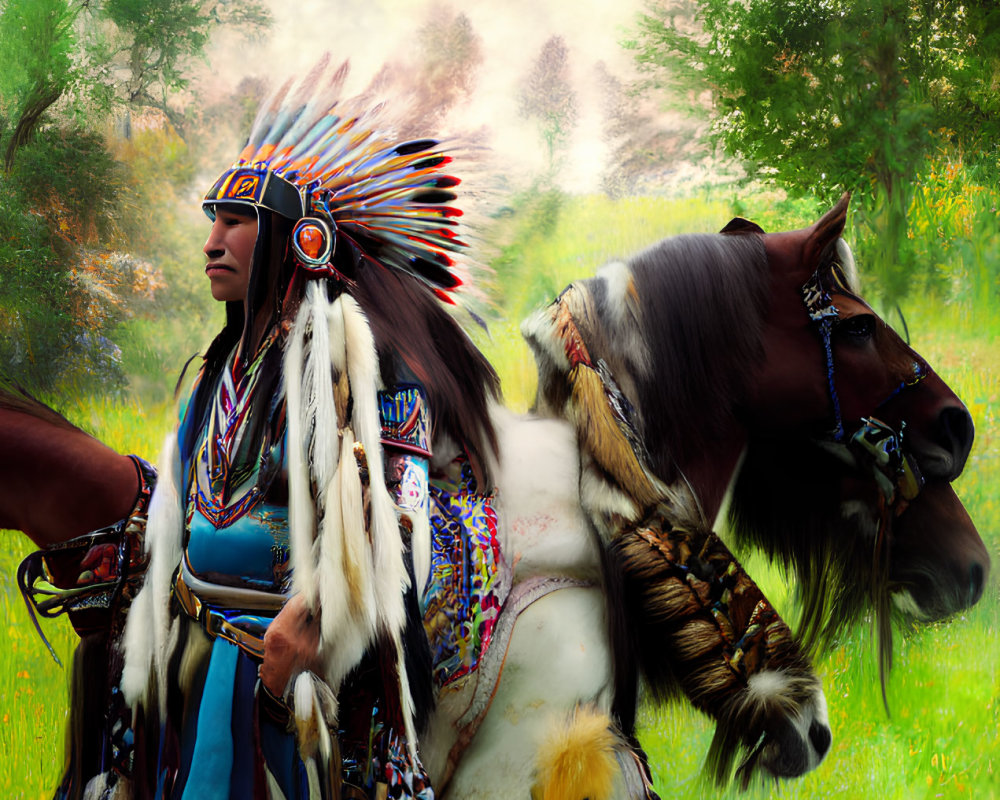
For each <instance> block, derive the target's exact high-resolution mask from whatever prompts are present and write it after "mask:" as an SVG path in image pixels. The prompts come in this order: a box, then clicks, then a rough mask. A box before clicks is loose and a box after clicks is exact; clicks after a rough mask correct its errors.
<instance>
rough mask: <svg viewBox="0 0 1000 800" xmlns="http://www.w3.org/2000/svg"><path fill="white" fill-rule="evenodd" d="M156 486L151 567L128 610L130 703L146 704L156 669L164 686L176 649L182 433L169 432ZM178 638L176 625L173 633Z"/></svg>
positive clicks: (126, 690)
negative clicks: (173, 618)
mask: <svg viewBox="0 0 1000 800" xmlns="http://www.w3.org/2000/svg"><path fill="white" fill-rule="evenodd" d="M160 464H162V465H163V468H162V469H161V471H160V474H159V479H158V481H157V484H156V489H155V490H154V491H153V496H152V498H151V499H150V503H149V521H148V523H147V525H146V544H145V549H146V552H147V553H148V554H149V556H150V560H149V568H148V571H147V573H146V580H145V582H144V583H143V586H142V589H141V590H140V591H139V594H138V595H136V598H135V600H134V601H133V602H132V607H131V608H130V609H129V614H128V618H127V620H126V623H125V633H124V635H123V643H124V651H125V666H124V669H123V671H122V683H121V687H122V692H123V694H124V696H125V701H126V702H127V703H128V704H129V705H130V706H133V707H134V706H136V705H139V704H145V702H146V700H147V697H148V695H147V692H148V689H149V680H150V674H151V670H152V671H153V673H155V675H156V676H157V679H158V681H159V685H160V686H161V687H162V686H165V685H166V683H165V676H166V668H167V661H168V660H169V657H170V649H171V638H172V637H171V624H170V591H171V585H172V581H173V575H174V570H175V569H176V567H177V564H178V563H179V562H180V559H181V539H182V535H183V531H184V520H183V514H182V510H181V500H180V497H179V496H178V492H177V487H178V486H179V485H180V482H181V476H180V458H179V455H178V453H177V436H176V434H174V433H171V434H168V435H167V438H166V440H165V441H164V443H163V450H162V453H161V455H160ZM173 638H176V627H175V630H174V637H173ZM158 695H159V704H160V715H161V719H162V718H163V716H164V715H165V713H166V693H165V692H163V691H161V692H159V693H158Z"/></svg>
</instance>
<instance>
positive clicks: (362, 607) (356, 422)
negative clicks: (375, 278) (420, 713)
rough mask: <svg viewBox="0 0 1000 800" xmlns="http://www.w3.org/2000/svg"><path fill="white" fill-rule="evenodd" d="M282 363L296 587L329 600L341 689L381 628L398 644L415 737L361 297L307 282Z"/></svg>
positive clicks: (335, 676) (327, 619)
mask: <svg viewBox="0 0 1000 800" xmlns="http://www.w3.org/2000/svg"><path fill="white" fill-rule="evenodd" d="M284 366H285V380H286V398H287V407H288V440H289V441H288V455H289V527H290V540H291V545H292V560H293V565H292V566H293V586H294V588H295V590H296V591H297V592H299V593H301V594H303V596H304V597H305V598H306V599H307V600H308V601H309V606H310V607H311V608H315V607H316V604H317V603H318V604H319V607H320V608H321V609H322V613H321V617H320V621H321V627H320V631H321V636H320V652H321V653H322V655H323V659H324V662H325V674H324V678H326V680H327V682H328V684H329V686H330V688H331V689H332V690H333V691H334V692H335V691H336V690H337V689H338V688H339V686H340V683H341V681H342V680H343V679H344V677H345V676H346V675H347V673H348V672H349V671H350V669H351V668H353V667H354V666H355V665H356V664H357V662H358V661H359V660H360V659H361V657H362V655H363V654H364V651H365V649H366V648H367V647H368V646H369V645H370V644H371V643H372V642H373V641H374V639H375V635H376V632H378V631H381V632H382V633H383V634H385V635H386V636H387V638H388V639H389V640H390V641H391V642H392V643H393V645H394V648H395V655H396V662H397V673H398V675H399V677H400V686H401V689H402V692H401V694H402V697H401V703H402V705H403V711H404V719H405V721H406V738H407V741H408V742H410V743H411V746H412V743H413V742H414V741H415V731H414V729H413V721H412V718H413V708H412V707H413V703H412V700H411V697H410V693H409V689H408V682H407V678H406V668H405V662H404V652H403V644H402V632H403V629H404V627H405V625H406V611H405V604H404V594H405V592H406V590H407V588H408V586H409V579H408V575H407V572H406V567H405V562H404V559H403V544H402V539H401V537H400V534H399V525H398V521H397V517H396V512H395V506H394V504H393V502H392V497H391V495H390V494H389V492H388V490H387V489H386V486H385V481H384V480H383V475H384V472H385V468H384V462H383V458H382V445H381V433H382V427H381V421H380V416H379V408H378V396H377V392H378V389H379V387H380V384H381V379H380V375H379V368H378V355H377V352H376V349H375V340H374V336H373V335H372V332H371V328H370V327H369V325H368V320H367V319H366V317H365V315H364V313H363V312H362V310H361V308H360V307H359V306H358V304H357V302H356V301H355V300H354V299H353V298H352V297H350V296H349V295H347V294H342V295H340V297H338V298H337V300H336V301H334V302H333V303H331V302H330V301H329V299H328V298H327V296H326V289H325V287H324V286H322V285H320V284H319V283H316V282H310V284H309V285H308V287H307V290H306V298H305V301H304V302H303V304H302V307H301V308H300V310H299V314H298V317H297V318H296V321H295V325H294V327H293V331H292V334H291V336H290V338H289V342H288V345H287V347H286V352H285V365H284ZM348 392H349V397H350V401H351V402H350V403H348V397H347V395H348ZM348 410H350V419H347V418H346V417H347V414H348ZM331 423H335V424H331ZM363 469H366V470H367V476H363V475H362V470H363ZM365 488H367V489H368V500H369V504H368V508H367V512H366V508H365V502H364V500H365V496H364V489H365ZM366 517H367V521H366ZM333 718H334V719H335V718H336V708H335V705H334V710H333Z"/></svg>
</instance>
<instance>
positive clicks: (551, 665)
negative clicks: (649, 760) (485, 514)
mask: <svg viewBox="0 0 1000 800" xmlns="http://www.w3.org/2000/svg"><path fill="white" fill-rule="evenodd" d="M493 419H494V422H495V424H496V426H497V434H498V439H499V441H500V442H501V443H502V448H503V452H502V454H501V459H500V464H499V465H498V467H497V469H498V471H497V473H496V474H497V476H498V477H497V486H498V490H497V506H496V507H497V515H498V520H499V536H500V541H501V547H502V549H503V553H504V559H505V561H506V563H507V565H508V567H510V568H511V570H512V576H511V580H512V582H511V590H510V594H509V596H508V603H507V605H506V606H505V611H504V614H508V613H510V612H511V611H515V609H516V607H517V606H519V605H520V607H521V608H522V609H523V610H521V612H520V614H518V615H517V617H516V624H514V625H513V632H512V634H511V636H510V639H509V645H508V646H507V647H506V653H505V654H504V653H503V652H497V651H498V650H501V649H502V648H503V647H504V645H505V644H507V642H505V641H504V640H503V639H500V640H496V639H495V640H494V642H493V643H491V646H490V649H489V652H488V655H487V657H485V658H484V663H483V665H481V667H480V669H479V670H477V671H476V672H475V673H473V675H471V676H469V677H468V678H467V679H466V681H465V682H463V683H460V684H459V685H458V686H457V687H454V688H452V687H448V688H446V689H445V690H444V691H443V692H442V693H441V694H440V695H439V697H438V705H437V709H436V712H435V715H434V717H433V719H432V721H431V724H430V727H429V731H428V735H427V736H426V737H425V738H424V739H423V740H422V745H421V757H422V759H423V761H424V764H425V766H426V767H427V769H428V772H429V773H430V775H431V778H432V781H433V782H434V786H435V787H437V788H438V791H440V788H439V787H441V785H442V783H443V782H445V781H447V782H446V783H444V792H443V794H442V795H441V796H442V797H445V798H468V800H472V799H473V798H484V799H485V798H497V799H499V798H507V797H529V796H530V795H531V789H532V786H533V784H534V783H535V781H536V762H537V760H538V754H539V752H540V751H541V750H542V749H543V747H544V745H545V743H546V741H547V740H548V739H549V738H550V737H551V736H552V735H553V731H554V730H558V728H559V726H560V725H565V723H566V722H567V721H568V718H569V716H570V715H571V714H572V712H573V710H574V709H575V708H576V707H577V706H580V705H586V706H591V707H595V708H598V709H600V710H602V711H604V712H605V713H607V712H608V710H609V709H610V707H611V700H612V666H611V665H612V660H611V652H610V648H609V641H608V635H607V624H606V621H605V613H606V612H605V600H604V593H603V589H602V577H601V555H600V544H599V543H598V541H597V539H596V536H595V535H594V534H593V533H591V531H590V530H589V529H588V525H587V521H586V518H585V517H584V515H583V512H582V510H581V508H580V490H579V455H578V451H577V443H576V437H575V433H574V432H573V430H572V428H571V427H570V426H569V425H568V424H567V423H565V422H562V421H559V420H550V419H540V418H533V417H521V416H517V415H514V414H513V413H511V412H509V411H506V410H504V409H496V410H495V412H494V416H493ZM559 587H562V588H559ZM525 592H527V593H528V594H529V595H534V596H537V598H538V599H534V600H533V601H530V600H529V597H528V596H527V595H526V594H525ZM519 598H523V599H521V600H520V602H519ZM524 603H527V605H523V604H524ZM511 622H514V620H511V619H508V620H506V623H507V624H510V623H511ZM503 627H504V626H503V625H498V628H499V629H502V628H503ZM498 659H502V667H503V668H502V673H501V679H500V681H499V683H498V684H497V685H496V687H495V693H493V692H490V694H492V698H491V702H490V703H489V705H488V708H487V709H485V712H486V713H485V716H484V717H483V719H482V720H481V721H480V723H479V725H478V729H477V730H476V731H475V733H474V736H473V737H472V738H471V740H470V741H469V742H468V743H463V744H467V747H464V748H463V751H462V752H461V754H460V756H459V758H458V759H457V760H458V765H457V768H456V769H454V772H453V773H452V774H451V776H450V779H449V778H448V772H449V768H448V759H449V754H450V753H451V752H452V748H454V747H455V746H456V742H458V740H459V738H460V735H461V734H460V732H459V729H458V727H457V725H458V722H459V721H460V720H462V721H464V720H465V719H466V716H465V715H466V713H467V711H468V710H469V709H470V707H471V706H473V704H474V703H475V699H474V697H475V695H476V694H477V688H478V690H479V693H481V694H484V693H485V690H486V688H488V687H484V686H481V685H480V684H481V682H484V681H485V682H490V676H491V675H492V674H493V673H492V672H490V669H491V666H492V665H493V664H494V663H495V661H496V660H498ZM484 668H485V669H484ZM463 744H460V745H459V747H460V748H462V747H463ZM456 755H459V754H458V753H457V752H456ZM621 796H624V795H621Z"/></svg>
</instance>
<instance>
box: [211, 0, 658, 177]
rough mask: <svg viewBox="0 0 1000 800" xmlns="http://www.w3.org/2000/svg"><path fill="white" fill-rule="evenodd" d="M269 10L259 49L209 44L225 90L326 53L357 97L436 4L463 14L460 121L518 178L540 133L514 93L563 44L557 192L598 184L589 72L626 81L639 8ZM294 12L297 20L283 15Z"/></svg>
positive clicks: (239, 43) (377, 4) (503, 5)
mask: <svg viewBox="0 0 1000 800" xmlns="http://www.w3.org/2000/svg"><path fill="white" fill-rule="evenodd" d="M268 2H269V3H270V5H271V7H272V11H273V14H274V24H273V27H272V29H271V31H270V32H269V34H268V35H267V36H266V37H265V39H264V40H263V41H261V42H259V43H256V44H247V42H246V41H244V40H239V39H237V37H235V36H233V35H232V34H229V35H227V36H225V37H224V38H222V39H220V40H219V41H218V42H217V43H216V46H215V48H214V49H213V55H212V58H211V69H212V71H213V73H214V74H215V76H217V79H218V80H220V81H221V82H222V83H223V84H225V85H229V86H234V85H235V84H236V83H237V82H238V81H239V80H240V79H241V78H242V77H244V76H246V75H268V74H273V75H275V76H283V75H287V74H289V73H290V72H298V71H300V70H303V69H306V68H308V66H309V65H311V64H312V63H313V62H315V60H316V59H317V58H318V57H319V56H320V55H321V54H322V53H323V52H325V51H329V52H330V53H331V54H332V55H333V57H334V58H335V59H338V60H339V59H344V58H346V59H350V61H351V65H352V82H353V83H354V84H355V86H354V88H361V87H362V86H363V85H364V84H365V83H366V82H367V79H368V78H369V77H370V76H372V75H373V74H374V73H375V72H377V71H378V69H379V68H380V67H381V66H382V64H383V63H384V62H386V61H390V60H393V59H396V58H398V57H399V56H400V55H403V54H406V53H407V52H408V50H412V49H413V48H414V42H415V33H416V31H417V30H419V29H420V28H421V27H422V26H423V25H424V24H425V22H426V20H427V18H428V11H429V9H430V8H431V7H432V6H433V5H438V6H445V7H450V8H451V9H452V10H454V11H455V12H459V11H460V12H462V13H464V14H465V15H466V16H467V17H468V18H469V20H470V21H471V22H472V26H473V28H474V29H475V31H476V32H477V33H478V34H479V36H480V37H481V40H482V47H483V56H484V62H483V64H482V66H481V68H480V71H479V73H478V88H477V90H476V94H475V98H474V100H473V101H472V102H471V103H470V104H469V106H468V107H467V108H465V109H463V113H462V114H461V115H460V116H457V118H458V120H459V122H460V124H461V125H462V126H467V127H468V129H476V128H479V127H481V126H482V125H486V126H488V127H489V129H490V132H491V133H492V138H491V142H490V143H491V146H492V148H493V150H494V151H495V153H496V154H497V155H498V156H499V157H500V158H502V159H504V160H505V161H507V162H508V163H510V164H511V165H512V167H511V169H512V171H520V172H530V171H531V170H533V169H538V168H540V167H542V166H543V165H544V151H543V147H542V143H541V141H540V138H539V136H538V134H537V130H536V129H535V128H534V127H530V126H526V125H525V123H524V122H523V120H521V119H519V118H518V115H517V96H518V88H519V85H520V83H521V81H522V80H523V79H524V76H525V74H526V73H527V71H528V69H529V68H530V65H531V64H532V62H533V61H534V60H535V59H536V58H537V56H538V53H539V51H540V49H541V47H542V44H543V43H544V42H545V41H546V40H547V39H548V38H549V37H550V36H553V35H554V34H559V35H561V36H562V37H563V38H564V40H565V41H566V44H567V46H568V48H569V52H570V66H571V69H572V71H573V80H574V85H575V86H574V88H575V89H576V91H577V98H578V106H579V112H580V121H579V126H578V129H577V131H576V133H575V135H574V138H573V141H572V149H571V151H570V153H569V154H568V157H567V159H566V168H565V170H564V174H563V185H564V187H565V188H568V189H574V190H586V189H590V188H593V187H594V186H595V185H596V181H597V178H598V176H599V174H600V172H601V169H602V167H603V157H604V150H603V147H602V145H601V141H600V132H599V111H598V103H597V96H596V93H595V92H594V91H593V86H592V75H593V69H594V65H595V64H596V63H597V62H598V61H604V62H605V63H606V64H607V65H608V66H609V68H610V69H611V70H612V71H613V72H615V73H616V74H617V75H620V76H625V75H627V74H629V73H630V70H631V58H630V56H629V54H627V53H625V52H623V51H622V49H621V46H620V42H621V41H622V40H623V39H624V38H625V36H626V34H627V31H628V28H629V27H630V26H631V25H632V24H633V21H634V19H635V16H636V14H637V13H638V12H639V11H640V10H641V8H642V5H643V0H615V2H604V1H603V0H601V1H599V2H598V1H595V0H590V2H583V3H580V2H569V1H568V0H492V2H485V0H478V1H477V2H470V1H469V0H466V2H453V3H447V2H441V1H440V0H369V2H345V1H344V0H298V2H292V0H268ZM292 8H294V13H289V11H290V10H291V9H292Z"/></svg>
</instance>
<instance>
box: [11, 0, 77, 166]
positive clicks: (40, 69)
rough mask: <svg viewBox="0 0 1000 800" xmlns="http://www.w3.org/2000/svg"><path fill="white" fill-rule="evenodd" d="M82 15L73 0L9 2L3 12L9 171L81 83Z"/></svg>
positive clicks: (23, 0) (16, 0)
mask: <svg viewBox="0 0 1000 800" xmlns="http://www.w3.org/2000/svg"><path fill="white" fill-rule="evenodd" d="M76 14H77V10H76V9H75V8H73V7H71V5H70V3H69V2H67V0H9V1H8V2H7V3H6V5H4V7H3V9H2V11H0V114H2V115H3V120H2V128H0V130H2V132H3V134H4V136H5V138H6V144H5V148H4V165H5V166H6V168H7V169H8V170H9V169H10V167H11V164H12V163H13V160H14V155H15V154H16V152H17V150H18V149H19V148H20V147H22V146H24V144H26V143H27V142H28V141H30V139H31V137H32V135H33V134H34V132H35V130H36V129H37V128H38V125H39V124H40V122H41V120H42V115H43V114H44V113H45V112H46V111H47V110H48V109H49V108H50V107H51V106H52V105H53V104H54V103H56V102H57V101H58V100H59V99H60V97H62V95H63V93H64V92H66V91H67V89H69V87H70V85H71V84H72V83H73V81H74V79H75V75H76V73H75V69H74V67H73V64H72V57H71V54H72V50H73V47H74V44H75V36H74V33H73V27H72V26H73V22H74V20H75V18H76Z"/></svg>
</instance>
